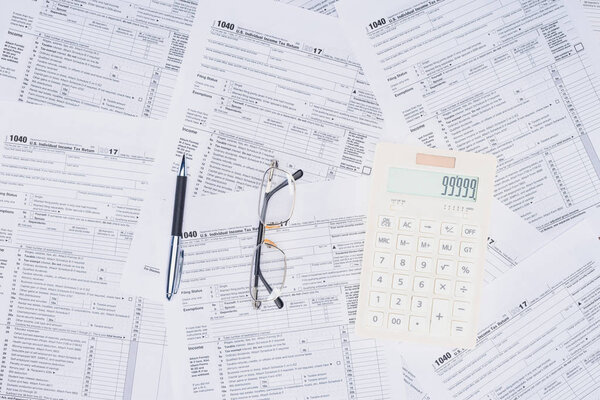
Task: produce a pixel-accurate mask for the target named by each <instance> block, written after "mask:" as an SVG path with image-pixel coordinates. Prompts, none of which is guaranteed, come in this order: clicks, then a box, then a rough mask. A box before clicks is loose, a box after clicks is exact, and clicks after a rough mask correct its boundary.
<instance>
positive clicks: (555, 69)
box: [336, 0, 600, 235]
mask: <svg viewBox="0 0 600 400" xmlns="http://www.w3.org/2000/svg"><path fill="white" fill-rule="evenodd" d="M336 8H337V10H338V12H339V13H340V15H341V16H342V17H343V18H340V19H341V20H342V21H343V22H345V24H344V26H345V27H346V31H347V32H348V34H349V35H350V37H351V41H352V42H353V43H354V44H355V49H356V55H357V57H358V58H359V61H360V62H361V63H362V66H363V67H364V69H365V71H366V73H367V76H368V77H369V82H370V83H371V85H372V88H373V90H374V92H375V93H376V94H377V99H378V101H379V102H380V105H381V107H382V110H383V112H384V115H385V119H386V125H387V126H388V127H389V130H390V132H392V133H393V134H404V135H409V136H411V137H415V138H419V139H420V140H421V142H423V143H425V144H427V145H428V146H432V147H442V148H451V149H458V150H466V151H477V152H490V153H493V154H494V155H496V156H497V158H498V162H499V163H498V175H497V180H496V192H495V196H496V198H498V199H499V200H501V201H502V202H503V203H505V204H506V205H507V206H509V207H510V208H511V209H512V210H513V211H515V212H517V213H519V214H520V215H521V216H522V217H523V218H525V219H526V220H527V221H529V222H530V223H531V224H533V225H534V226H536V227H537V228H538V229H539V230H541V231H545V232H549V233H548V234H549V235H556V234H558V233H560V231H562V230H564V229H566V228H567V227H568V226H569V225H571V224H572V223H573V222H574V221H575V220H577V219H578V218H579V217H580V216H581V215H583V214H585V213H586V212H587V211H588V210H590V209H593V208H596V207H598V204H599V202H600V200H599V199H600V178H599V175H600V160H599V158H598V148H599V146H600V144H599V143H598V142H599V140H600V122H599V120H598V118H597V115H598V113H597V110H598V108H599V107H600V96H599V95H598V92H599V91H598V89H599V88H600V86H599V85H598V83H599V82H598V73H597V69H596V66H597V65H600V58H599V57H598V51H597V46H596V45H595V43H596V40H595V37H594V36H592V35H591V34H590V32H589V31H588V29H587V21H586V20H585V18H584V17H583V14H582V13H581V9H580V5H579V4H578V2H573V1H552V2H521V1H517V0H509V1H503V2H498V1H490V0H486V1H478V2H476V3H475V2H471V1H467V0H445V1H402V2H397V1H391V0H387V1H379V2H375V3H365V2H360V1H355V0H346V1H343V2H340V3H338V4H337V5H336ZM552 231H555V232H554V233H552Z"/></svg>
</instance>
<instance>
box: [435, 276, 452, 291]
mask: <svg viewBox="0 0 600 400" xmlns="http://www.w3.org/2000/svg"><path fill="white" fill-rule="evenodd" d="M450 285H451V282H450V281H449V280H446V279H436V280H435V293H436V294H441V295H449V294H450V293H451V292H452V288H451V286H450Z"/></svg>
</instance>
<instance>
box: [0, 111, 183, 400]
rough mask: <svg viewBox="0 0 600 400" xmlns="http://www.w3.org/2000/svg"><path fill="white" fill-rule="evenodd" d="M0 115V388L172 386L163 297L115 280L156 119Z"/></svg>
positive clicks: (118, 390)
mask: <svg viewBox="0 0 600 400" xmlns="http://www.w3.org/2000/svg"><path fill="white" fill-rule="evenodd" d="M0 120H1V121H2V124H1V125H0V138H1V139H0V318H1V319H0V326H2V329H1V330H0V354H2V357H1V358H0V398H2V399H22V398H28V399H31V398H36V399H37V398H40V399H41V398H44V399H49V400H54V399H55V400H58V399H61V400H63V399H67V400H68V399H82V398H90V399H107V398H111V399H117V398H118V399H143V400H147V399H158V398H172V397H169V390H170V389H169V387H168V384H169V381H168V380H167V379H164V378H165V376H166V374H167V373H168V371H167V369H166V368H165V367H166V363H165V361H164V360H165V356H166V351H165V350H166V337H165V336H166V335H165V329H164V321H163V318H164V315H163V309H162V306H160V305H158V304H156V303H152V302H150V301H148V300H144V299H142V298H140V297H135V296H129V295H125V294H123V293H122V292H121V291H120V290H119V281H120V275H121V272H122V270H123V268H124V266H125V260H126V256H127V253H128V251H129V247H130V245H131V241H132V239H133V234H134V233H133V230H134V226H135V224H136V222H137V216H138V213H139V210H140V207H141V205H142V201H143V198H144V196H145V195H144V191H145V188H146V186H147V183H148V179H149V171H150V167H151V166H152V164H153V162H154V161H153V160H154V151H155V149H154V148H153V147H152V146H151V143H152V142H154V141H155V140H156V138H157V136H158V133H159V129H158V126H157V125H155V124H151V123H150V121H148V120H146V121H144V120H142V119H131V118H124V117H117V116H110V115H108V116H107V115H105V114H98V113H89V112H77V113H73V112H72V111H66V110H60V109H49V108H40V107H37V106H32V105H18V104H15V103H10V104H8V103H1V104H0Z"/></svg>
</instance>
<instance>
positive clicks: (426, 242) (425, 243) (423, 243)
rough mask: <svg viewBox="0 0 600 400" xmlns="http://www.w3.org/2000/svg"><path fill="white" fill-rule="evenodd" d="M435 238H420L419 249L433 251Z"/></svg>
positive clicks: (424, 251) (420, 251) (425, 251)
mask: <svg viewBox="0 0 600 400" xmlns="http://www.w3.org/2000/svg"><path fill="white" fill-rule="evenodd" d="M434 244H435V240H434V239H433V238H419V244H418V246H417V251H418V252H419V253H431V252H433V249H434V247H433V246H434Z"/></svg>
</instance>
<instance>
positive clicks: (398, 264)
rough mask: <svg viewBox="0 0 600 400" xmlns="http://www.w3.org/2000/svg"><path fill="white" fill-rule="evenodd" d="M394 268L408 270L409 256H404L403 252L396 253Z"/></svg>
mask: <svg viewBox="0 0 600 400" xmlns="http://www.w3.org/2000/svg"><path fill="white" fill-rule="evenodd" d="M394 268H396V269H401V270H403V271H409V270H410V256H405V255H404V254H396V260H395V262H394Z"/></svg>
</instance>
